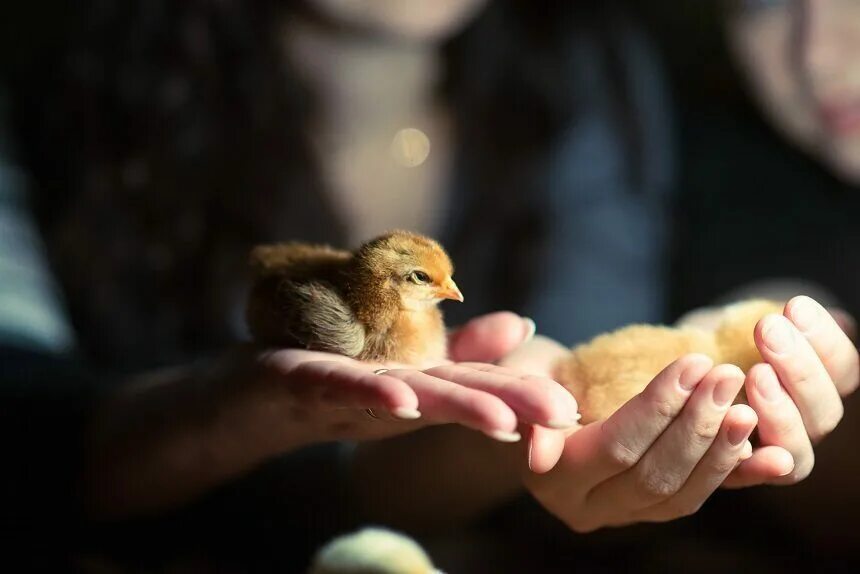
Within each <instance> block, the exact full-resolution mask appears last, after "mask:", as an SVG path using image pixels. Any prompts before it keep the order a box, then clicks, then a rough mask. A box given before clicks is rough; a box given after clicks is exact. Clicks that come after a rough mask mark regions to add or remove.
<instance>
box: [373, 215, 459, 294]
mask: <svg viewBox="0 0 860 574" xmlns="http://www.w3.org/2000/svg"><path fill="white" fill-rule="evenodd" d="M356 263H357V264H358V265H359V266H361V267H362V268H363V270H364V272H365V273H366V274H369V275H370V276H372V277H373V278H374V279H375V280H376V281H377V282H378V285H379V286H380V287H381V288H384V289H393V290H394V291H396V292H397V293H398V295H399V297H400V300H401V303H402V304H403V306H404V307H406V308H408V309H422V308H426V307H429V306H432V305H436V304H438V303H439V302H440V301H442V300H443V299H453V300H455V301H462V300H463V294H462V293H461V292H460V289H459V288H458V287H457V284H456V283H454V280H453V279H452V275H453V274H454V266H453V264H452V263H451V259H450V258H449V257H448V254H447V253H446V252H445V250H444V249H442V246H441V245H439V244H438V243H436V242H435V241H433V240H432V239H429V238H427V237H424V236H422V235H418V234H415V233H410V232H408V231H393V232H391V233H388V234H386V235H383V236H381V237H378V238H376V239H374V240H372V241H369V242H368V243H365V244H364V245H362V246H361V248H360V249H359V250H358V252H357V253H356Z"/></svg>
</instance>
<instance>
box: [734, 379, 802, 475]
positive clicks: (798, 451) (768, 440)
mask: <svg viewBox="0 0 860 574" xmlns="http://www.w3.org/2000/svg"><path fill="white" fill-rule="evenodd" d="M746 395H747V400H748V401H749V405H750V406H751V407H752V408H753V409H754V410H755V412H756V413H757V414H758V417H759V423H758V435H759V438H760V439H761V442H762V444H763V445H773V446H780V447H782V448H784V449H785V450H787V451H788V452H789V453H791V457H792V459H794V467H793V469H792V471H791V472H790V473H789V474H788V475H786V476H783V477H779V478H778V479H776V480H775V481H774V482H775V483H777V484H789V483H793V482H798V481H800V480H803V479H804V478H806V477H807V476H808V475H809V473H810V472H811V471H812V467H813V465H814V464H815V453H814V452H813V450H812V443H811V442H810V440H809V435H808V434H806V428H805V427H804V426H803V419H802V417H801V416H800V411H799V410H798V409H797V405H795V404H794V401H792V400H791V397H790V396H789V395H788V393H787V392H786V391H785V389H783V388H782V385H780V383H779V379H777V377H776V373H775V372H774V370H773V367H771V366H770V365H768V364H759V365H755V366H754V367H753V368H752V369H750V371H749V373H748V374H747V381H746Z"/></svg>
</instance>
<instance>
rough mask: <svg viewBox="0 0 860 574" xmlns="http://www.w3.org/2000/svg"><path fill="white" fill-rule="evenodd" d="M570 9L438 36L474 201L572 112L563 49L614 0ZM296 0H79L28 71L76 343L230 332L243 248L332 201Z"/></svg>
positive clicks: (170, 341)
mask: <svg viewBox="0 0 860 574" xmlns="http://www.w3.org/2000/svg"><path fill="white" fill-rule="evenodd" d="M568 4H569V3H564V2H549V1H535V2H519V1H516V0H497V1H495V2H492V3H491V5H490V6H489V7H488V8H487V9H486V10H485V11H484V13H483V14H482V15H481V16H479V17H478V18H477V20H476V21H475V22H474V23H473V24H472V25H470V26H469V28H468V29H467V30H465V31H464V32H463V33H462V34H460V35H459V36H458V37H457V38H454V39H453V40H452V41H451V42H450V43H449V45H448V46H446V47H445V52H446V56H447V62H448V68H447V71H448V74H447V80H446V82H445V84H444V86H443V89H444V93H445V96H446V97H448V98H450V99H451V100H452V101H453V102H454V104H455V105H454V109H455V110H457V111H458V112H459V113H460V116H459V117H458V118H457V120H458V122H457V126H458V130H459V134H458V136H459V139H460V140H461V141H464V142H470V141H471V142H476V141H479V142H480V143H481V145H480V146H478V148H476V149H479V152H478V154H477V157H476V158H475V169H476V170H478V172H479V173H480V174H482V177H481V178H479V181H480V182H481V184H480V186H479V188H480V189H479V190H477V192H476V196H477V197H480V196H481V194H484V195H487V194H494V195H495V196H496V200H495V201H494V202H492V203H493V204H495V205H496V208H497V209H506V208H510V206H511V205H512V203H513V202H515V195H516V194H515V193H514V192H513V189H512V187H513V186H511V185H505V184H504V182H505V181H512V180H513V181H515V180H516V174H518V173H522V172H525V171H527V170H528V169H529V168H530V166H531V165H532V162H533V158H534V157H535V154H538V153H539V152H540V151H541V150H542V149H544V148H545V147H546V146H547V145H548V144H549V143H550V142H551V141H552V140H553V138H554V137H555V136H556V135H557V132H558V130H559V129H560V128H561V127H564V126H566V125H569V123H570V121H571V120H572V118H573V117H574V111H575V98H574V95H575V93H576V90H575V86H572V85H570V80H569V79H568V77H569V74H565V73H564V65H565V62H564V58H565V54H566V53H567V50H566V49H565V43H566V42H567V41H568V38H569V37H570V34H571V27H572V26H576V25H583V26H587V25H590V24H591V23H593V21H595V19H599V17H600V15H601V14H604V13H605V3H602V2H593V3H592V2H580V3H570V4H574V5H575V6H576V8H572V7H570V6H568ZM290 6H291V3H289V2H283V0H280V1H279V0H256V1H247V2H243V1H238V0H221V1H217V2H216V1H213V0H186V1H184V2H172V1H169V0H146V1H130V0H123V1H118V0H91V1H89V2H87V3H86V6H85V7H84V6H80V3H78V5H76V7H75V10H74V13H72V14H68V15H67V16H66V17H65V18H61V17H60V16H55V17H54V20H57V19H60V20H61V21H62V22H63V29H62V30H60V31H59V32H60V34H58V36H57V37H56V38H53V39H52V40H51V41H49V42H44V43H42V44H41V47H42V50H41V51H40V57H36V56H35V55H34V53H33V51H31V52H30V53H29V54H28V61H27V64H26V66H25V67H22V68H19V69H18V71H19V72H21V73H19V74H18V75H17V77H16V78H15V81H14V82H13V85H14V88H15V93H14V95H15V102H16V111H17V113H16V118H17V126H18V131H19V135H20V137H21V140H22V141H23V142H24V146H23V147H24V150H25V152H26V155H25V159H26V162H27V167H28V168H29V170H30V171H31V173H32V175H33V176H34V180H35V183H36V186H35V188H36V190H37V192H38V193H37V194H36V195H35V197H36V204H35V206H36V211H37V213H38V215H39V220H40V224H41V226H42V229H43V231H44V234H45V237H46V240H47V245H48V249H49V254H50V257H51V261H52V264H53V266H54V269H55V272H56V273H57V275H58V276H59V278H60V281H61V283H62V286H63V288H64V290H65V293H66V295H67V301H68V304H69V309H70V312H71V316H72V319H73V322H74V324H75V327H76V330H77V332H78V334H79V337H80V340H81V343H82V345H81V346H82V348H83V349H84V350H85V351H87V352H88V353H89V354H90V355H92V356H95V357H96V358H97V359H99V360H100V361H101V362H102V363H104V364H110V363H114V362H115V361H116V360H117V359H119V360H121V361H122V363H124V364H126V365H129V364H130V363H129V359H130V358H132V357H134V358H136V359H140V361H142V362H145V363H149V364H151V363H153V362H167V361H172V360H176V359H177V358H179V356H180V354H189V353H199V352H201V351H206V350H211V349H213V348H215V347H217V346H219V345H222V344H225V343H227V342H229V341H230V340H231V338H232V335H231V329H230V321H231V317H230V314H229V312H228V310H229V309H230V308H231V306H232V305H233V304H234V303H235V300H236V298H237V296H238V294H239V293H240V290H241V288H242V284H243V281H242V279H243V270H244V266H245V259H246V254H247V252H248V250H249V248H250V246H251V245H253V244H254V243H256V242H260V241H267V240H272V239H277V238H281V237H283V235H284V234H285V233H289V230H284V229H282V228H279V225H278V223H279V216H280V215H281V214H284V213H286V212H289V211H290V210H298V211H302V212H306V211H307V209H310V208H313V209H318V210H321V211H325V210H327V209H328V206H327V204H326V202H325V201H324V197H325V196H324V194H323V193H322V191H323V190H322V186H321V184H320V180H319V178H318V174H317V171H316V169H315V168H314V158H313V156H312V154H311V153H310V151H309V149H308V146H307V145H306V143H305V137H304V127H305V122H306V121H307V119H308V118H309V117H311V116H312V114H313V108H312V101H313V100H312V98H311V97H309V94H307V93H306V91H305V90H304V89H303V87H302V85H301V83H300V82H298V81H297V79H296V78H295V77H293V75H292V72H291V70H290V68H289V67H288V66H287V65H286V63H285V60H284V58H283V57H282V48H281V45H282V44H281V42H280V39H279V35H280V34H281V33H282V32H281V31H280V30H281V26H280V24H282V23H283V18H285V17H290V14H291V10H292V8H290ZM618 93H619V94H624V93H625V91H624V90H623V89H621V88H619V90H618ZM622 99H623V98H622ZM622 108H623V105H622ZM286 190H288V192H287V191H286ZM484 199H486V198H484ZM485 205H486V203H485ZM506 206H507V207H506ZM329 215H331V213H329ZM329 219H330V220H335V218H332V217H329ZM309 233H310V234H312V233H313V230H310V231H309ZM302 239H308V240H319V239H321V238H318V237H302Z"/></svg>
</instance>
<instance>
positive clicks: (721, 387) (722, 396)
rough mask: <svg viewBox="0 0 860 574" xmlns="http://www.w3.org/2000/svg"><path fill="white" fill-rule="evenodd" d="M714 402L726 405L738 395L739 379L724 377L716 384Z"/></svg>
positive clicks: (720, 405) (722, 405) (719, 405)
mask: <svg viewBox="0 0 860 574" xmlns="http://www.w3.org/2000/svg"><path fill="white" fill-rule="evenodd" d="M713 393H714V402H715V403H716V404H717V406H718V407H725V406H727V405H728V404H729V403H730V402H732V401H733V400H735V397H736V396H738V381H737V380H736V379H723V380H722V381H720V382H718V383H717V384H716V385H714V390H713Z"/></svg>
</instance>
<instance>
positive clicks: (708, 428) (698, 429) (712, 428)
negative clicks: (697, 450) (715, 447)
mask: <svg viewBox="0 0 860 574" xmlns="http://www.w3.org/2000/svg"><path fill="white" fill-rule="evenodd" d="M691 430H692V436H693V437H694V439H695V440H696V441H697V442H699V443H700V444H711V443H712V442H713V441H714V439H715V438H716V436H717V433H718V432H719V431H720V421H716V420H713V419H704V420H697V421H696V422H695V423H694V424H693V426H692V429H691Z"/></svg>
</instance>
